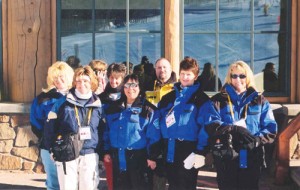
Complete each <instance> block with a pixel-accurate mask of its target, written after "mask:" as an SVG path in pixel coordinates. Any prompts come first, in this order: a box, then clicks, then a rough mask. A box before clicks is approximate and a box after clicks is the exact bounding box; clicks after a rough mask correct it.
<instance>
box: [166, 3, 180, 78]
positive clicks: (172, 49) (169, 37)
mask: <svg viewBox="0 0 300 190" xmlns="http://www.w3.org/2000/svg"><path fill="white" fill-rule="evenodd" d="M179 8H180V1H179V0H165V58H167V59H168V60H169V61H170V63H171V66H172V69H173V71H174V72H175V73H176V74H177V78H178V73H179V62H180V10H179Z"/></svg>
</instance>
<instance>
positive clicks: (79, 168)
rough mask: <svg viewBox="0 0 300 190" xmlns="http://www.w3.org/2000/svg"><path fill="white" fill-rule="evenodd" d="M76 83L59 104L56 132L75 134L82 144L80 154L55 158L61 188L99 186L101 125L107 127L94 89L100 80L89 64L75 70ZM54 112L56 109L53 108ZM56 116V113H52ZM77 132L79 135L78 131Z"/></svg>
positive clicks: (91, 187)
mask: <svg viewBox="0 0 300 190" xmlns="http://www.w3.org/2000/svg"><path fill="white" fill-rule="evenodd" d="M73 87H74V88H72V89H71V90H70V92H69V93H68V94H67V96H66V100H65V101H64V102H63V103H62V104H61V105H60V106H59V108H58V112H57V119H56V122H55V130H56V135H57V136H58V138H59V136H62V137H64V136H66V135H70V134H71V135H75V137H74V138H77V136H78V137H79V139H77V140H79V142H80V144H82V147H81V149H80V152H79V156H78V158H76V159H74V160H71V161H66V162H58V161H57V162H56V165H57V172H58V179H59V185H60V189H61V190H63V189H68V190H78V189H79V190H83V189H91V190H92V189H97V186H98V183H99V172H98V171H99V169H98V163H99V155H98V152H99V150H98V147H99V145H98V143H99V138H101V137H99V133H98V131H99V128H101V127H104V125H103V120H102V119H103V115H102V108H101V102H100V99H99V98H98V96H97V95H96V94H95V93H94V91H95V90H96V89H97V88H98V81H97V78H96V75H95V74H94V71H93V70H92V69H91V67H90V66H85V67H80V68H78V69H76V70H75V74H74V78H73ZM53 114H54V112H53ZM52 118H53V116H52ZM76 134H77V135H76Z"/></svg>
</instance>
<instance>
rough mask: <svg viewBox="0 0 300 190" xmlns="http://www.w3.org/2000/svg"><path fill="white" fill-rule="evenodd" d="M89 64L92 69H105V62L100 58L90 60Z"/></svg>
mask: <svg viewBox="0 0 300 190" xmlns="http://www.w3.org/2000/svg"><path fill="white" fill-rule="evenodd" d="M89 66H90V67H91V68H92V69H93V70H106V69H107V63H105V61H102V60H92V61H91V62H90V63H89Z"/></svg>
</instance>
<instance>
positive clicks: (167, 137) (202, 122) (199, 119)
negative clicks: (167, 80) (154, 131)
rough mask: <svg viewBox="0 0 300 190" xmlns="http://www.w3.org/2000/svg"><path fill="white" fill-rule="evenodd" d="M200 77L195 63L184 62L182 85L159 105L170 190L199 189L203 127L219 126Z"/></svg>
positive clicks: (190, 59)
mask: <svg viewBox="0 0 300 190" xmlns="http://www.w3.org/2000/svg"><path fill="white" fill-rule="evenodd" d="M198 74H199V66H198V63H197V61H196V60H195V59H193V58H190V57H187V58H185V59H184V60H182V61H181V62H180V69H179V80H180V82H178V83H175V84H174V90H172V91H171V92H169V93H168V94H166V95H164V96H163V97H162V100H161V101H160V102H159V104H158V109H159V112H160V122H159V125H160V128H161V133H162V138H163V142H164V149H165V150H164V159H165V162H166V168H167V169H166V172H167V179H168V183H169V190H177V189H178V190H181V189H196V186H197V174H198V170H197V169H198V168H199V167H200V166H202V165H203V164H204V154H205V153H206V151H205V150H206V148H207V147H206V146H207V137H208V136H207V134H206V131H205V130H204V127H205V126H206V125H218V123H219V119H220V118H219V117H218V114H217V112H216V110H215V109H214V107H213V104H212V102H211V101H210V99H209V97H208V96H207V95H206V94H205V93H204V92H203V91H202V90H201V88H200V85H201V84H200V85H199V83H198V82H196V79H197V76H198ZM215 122H216V123H215ZM194 161H195V162H194Z"/></svg>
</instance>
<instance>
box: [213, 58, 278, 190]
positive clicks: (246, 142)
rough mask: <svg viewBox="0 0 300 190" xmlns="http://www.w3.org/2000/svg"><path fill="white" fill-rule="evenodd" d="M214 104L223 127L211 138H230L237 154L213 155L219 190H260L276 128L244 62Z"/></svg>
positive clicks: (233, 67)
mask: <svg viewBox="0 0 300 190" xmlns="http://www.w3.org/2000/svg"><path fill="white" fill-rule="evenodd" d="M212 101H213V102H214V104H215V107H216V109H217V110H218V112H219V114H220V116H221V126H219V127H218V128H217V129H214V128H207V131H208V133H209V134H210V135H213V134H216V133H217V134H230V138H232V140H231V142H232V144H231V146H232V148H233V150H234V152H235V153H236V156H232V157H228V156H225V155H220V156H216V155H214V161H215V165H216V168H217V181H218V185H219V188H220V189H221V190H222V189H258V182H259V177H260V172H261V168H262V167H263V165H264V163H265V161H264V144H268V143H272V142H273V141H274V139H275V135H276V133H277V124H276V122H275V120H274V116H273V112H272V110H271V107H270V103H269V102H268V101H267V100H266V99H265V98H264V97H263V96H262V95H260V94H259V93H258V92H257V91H256V90H255V86H254V77H253V72H252V71H251V69H250V67H249V66H248V65H247V64H246V63H245V62H243V61H236V62H234V63H233V64H231V65H230V67H229V70H228V72H227V76H226V79H225V85H224V86H223V87H222V89H221V92H220V93H218V94H216V95H215V96H213V97H212ZM222 156H223V157H222Z"/></svg>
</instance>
